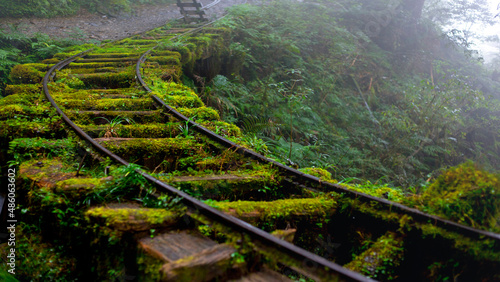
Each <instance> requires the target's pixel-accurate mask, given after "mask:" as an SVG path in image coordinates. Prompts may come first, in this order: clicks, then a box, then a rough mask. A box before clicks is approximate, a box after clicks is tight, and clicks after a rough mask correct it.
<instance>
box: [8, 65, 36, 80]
mask: <svg viewBox="0 0 500 282" xmlns="http://www.w3.org/2000/svg"><path fill="white" fill-rule="evenodd" d="M44 75H45V73H44V72H41V71H39V70H38V69H36V68H34V67H32V66H29V64H26V65H17V66H15V67H13V68H12V70H11V72H10V75H9V77H10V80H11V81H12V82H14V83H16V84H21V83H25V84H36V83H40V82H41V81H42V78H43V77H44Z"/></svg>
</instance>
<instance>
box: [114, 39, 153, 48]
mask: <svg viewBox="0 0 500 282" xmlns="http://www.w3.org/2000/svg"><path fill="white" fill-rule="evenodd" d="M117 44H118V45H125V44H126V45H129V46H133V45H151V46H154V45H157V44H158V41H156V40H147V39H140V40H136V39H131V38H125V39H123V40H121V41H120V42H118V43H117ZM141 47H144V46H141Z"/></svg>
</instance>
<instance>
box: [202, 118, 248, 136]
mask: <svg viewBox="0 0 500 282" xmlns="http://www.w3.org/2000/svg"><path fill="white" fill-rule="evenodd" d="M199 124H200V125H202V126H204V127H206V128H207V129H209V130H211V131H213V132H215V133H217V134H219V135H221V136H223V137H236V138H238V137H241V136H242V135H241V129H240V128H239V127H238V126H236V125H234V124H232V123H227V122H224V121H218V120H216V121H200V122H199Z"/></svg>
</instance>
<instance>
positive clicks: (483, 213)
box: [421, 162, 500, 232]
mask: <svg viewBox="0 0 500 282" xmlns="http://www.w3.org/2000/svg"><path fill="white" fill-rule="evenodd" d="M499 188H500V177H499V176H498V175H495V174H492V173H489V172H486V171H484V170H480V169H479V168H477V167H476V166H475V165H474V163H472V162H467V163H464V164H462V165H459V166H456V167H452V168H450V169H448V170H446V171H444V172H443V174H442V175H440V176H439V177H438V178H437V179H436V181H434V182H433V183H432V184H431V185H430V186H429V187H428V188H427V190H426V191H425V192H424V193H423V194H422V196H421V199H422V201H423V202H424V203H425V205H426V207H425V208H424V210H426V211H427V212H431V213H435V214H438V215H441V216H444V217H446V218H449V219H451V220H453V221H457V222H460V223H464V224H467V225H470V226H472V227H476V228H483V229H487V230H491V231H495V232H498V231H499V230H500V226H499V223H498V217H499V216H500V190H499Z"/></svg>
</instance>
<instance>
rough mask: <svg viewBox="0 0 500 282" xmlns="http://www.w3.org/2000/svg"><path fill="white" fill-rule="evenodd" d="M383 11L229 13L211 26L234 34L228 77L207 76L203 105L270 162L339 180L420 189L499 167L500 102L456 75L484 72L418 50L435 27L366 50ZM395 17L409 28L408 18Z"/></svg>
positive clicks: (280, 8) (317, 8)
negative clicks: (447, 177) (459, 172)
mask: <svg viewBox="0 0 500 282" xmlns="http://www.w3.org/2000/svg"><path fill="white" fill-rule="evenodd" d="M387 5H388V3H387V2H386V1H363V2H362V3H361V4H356V3H354V2H351V1H340V2H339V3H338V4H335V5H331V6H330V5H323V4H317V5H316V4H315V5H313V4H301V3H295V2H291V1H275V2H272V3H270V4H269V5H266V6H265V7H256V6H249V5H242V6H237V7H232V8H230V9H229V16H228V17H226V18H225V19H224V20H222V21H221V22H220V23H219V25H220V26H223V27H225V28H227V29H228V30H229V31H230V40H229V42H228V43H227V44H226V46H227V48H226V57H227V59H225V62H226V65H225V69H226V70H228V71H229V73H228V74H230V75H228V77H227V78H226V77H223V76H216V77H214V79H213V80H212V82H210V83H209V91H207V100H208V101H213V102H212V105H214V106H215V107H216V108H217V109H219V111H221V116H222V117H223V118H224V120H226V121H231V122H235V123H237V124H240V125H243V126H242V128H243V129H245V131H246V134H250V136H251V137H253V134H255V136H256V138H261V139H263V140H265V142H266V143H267V147H268V148H269V150H270V151H271V152H272V154H273V155H274V156H273V157H274V158H276V159H278V160H282V161H283V162H287V163H288V164H291V165H298V166H303V167H310V166H316V167H322V168H326V169H328V170H329V172H330V173H332V174H334V175H333V177H334V178H336V179H342V177H347V176H349V177H358V178H362V179H368V180H371V181H375V180H377V179H383V180H384V181H385V182H387V183H392V184H393V185H396V186H404V187H409V186H415V185H417V186H418V183H420V182H423V178H424V177H427V175H428V174H429V173H431V172H432V171H434V170H436V169H439V168H440V167H443V166H448V165H456V164H458V163H460V162H463V161H465V159H467V158H470V159H473V160H475V161H477V162H479V163H482V164H485V165H486V166H488V167H490V168H493V169H499V168H500V158H499V157H498V156H500V151H499V149H500V147H499V146H498V144H497V143H498V140H500V139H499V138H500V136H499V134H500V133H499V132H500V123H499V122H498V119H499V118H500V117H499V116H498V110H499V109H500V105H499V103H498V101H496V100H490V99H488V98H487V97H486V96H485V95H484V94H483V93H481V92H480V91H478V90H477V89H478V88H480V87H483V85H487V84H485V83H486V82H483V81H478V80H477V79H476V78H475V77H472V76H465V75H464V74H470V75H471V74H472V73H471V71H470V70H469V71H467V68H473V69H474V71H475V72H476V73H478V74H481V71H480V67H478V66H476V65H477V64H476V63H474V62H472V61H471V60H469V59H467V58H464V57H463V56H462V57H460V56H457V57H453V58H451V57H446V56H444V54H451V53H453V54H456V53H457V51H455V50H453V49H452V51H449V50H447V49H446V48H445V47H444V46H448V45H446V44H442V45H441V50H439V52H435V53H432V52H430V50H427V49H425V48H428V47H426V46H427V45H426V41H425V40H428V39H427V37H432V36H435V35H436V33H435V29H433V28H429V29H428V30H426V31H425V33H424V32H423V31H422V32H421V34H420V35H419V36H418V37H415V38H414V39H413V40H414V41H412V42H409V41H408V42H405V43H404V44H403V45H404V46H403V45H397V44H400V43H401V44H402V42H399V41H397V40H395V41H394V40H393V39H394V38H392V37H391V36H394V37H396V36H397V34H400V33H397V32H396V31H395V30H394V29H396V26H391V27H388V29H387V30H386V31H384V32H385V33H384V32H382V33H381V34H380V37H377V39H376V40H375V37H374V38H373V40H374V41H372V39H370V37H368V36H367V34H366V30H365V26H363V24H362V23H363V22H364V21H367V20H370V19H371V17H373V15H372V12H373V11H383V10H384V9H387ZM339 7H341V8H339ZM391 16H392V17H394V23H408V22H409V21H411V19H408V18H405V17H406V15H405V13H401V14H398V13H395V14H392V15H391ZM355 19H360V20H363V21H361V24H360V22H359V21H356V20H355ZM255 23H259V24H255ZM421 28H422V29H423V28H424V26H421ZM391 32H393V33H391ZM402 36H403V35H402ZM404 36H406V35H404ZM404 36H403V37H404ZM426 36H427V37H426ZM384 40H385V41H386V42H392V43H395V44H396V45H395V46H392V47H391V48H389V47H388V46H385V45H383V44H382V43H383V42H381V41H384ZM391 40H392V41H391ZM401 40H402V39H401ZM392 43H391V44H392ZM419 48H421V49H419ZM387 50H396V51H397V52H402V54H404V56H406V58H407V59H404V58H403V57H402V56H403V55H401V54H399V53H396V52H394V53H390V52H388V51H387ZM405 52H406V53H405ZM408 52H411V54H407V53H408ZM419 52H420V53H419ZM419 54H422V55H419ZM432 56H434V57H432ZM452 59H453V60H452ZM456 60H458V61H459V62H460V63H456V62H455V61H456ZM424 62H425V64H424ZM426 64H427V65H426ZM455 68H457V69H456V71H454V69H455ZM422 69H425V71H427V70H429V69H431V70H432V72H431V73H426V72H425V71H422ZM226 75H227V74H226ZM483 88H484V89H488V88H485V87H483ZM255 113H259V114H258V115H256V114H255ZM276 125H279V126H276ZM273 127H274V128H275V129H274V130H273ZM277 129H279V130H277ZM287 159H288V160H287Z"/></svg>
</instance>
